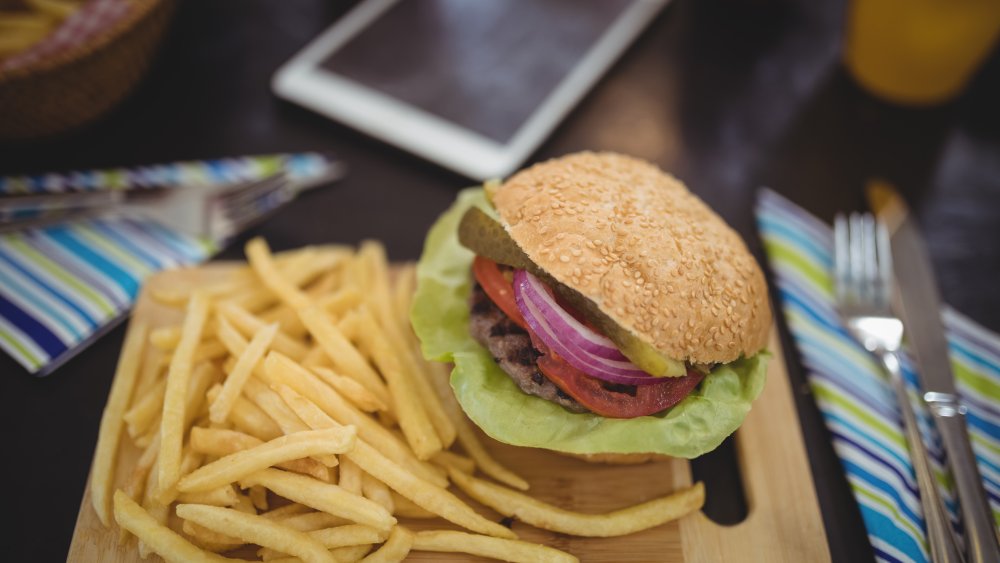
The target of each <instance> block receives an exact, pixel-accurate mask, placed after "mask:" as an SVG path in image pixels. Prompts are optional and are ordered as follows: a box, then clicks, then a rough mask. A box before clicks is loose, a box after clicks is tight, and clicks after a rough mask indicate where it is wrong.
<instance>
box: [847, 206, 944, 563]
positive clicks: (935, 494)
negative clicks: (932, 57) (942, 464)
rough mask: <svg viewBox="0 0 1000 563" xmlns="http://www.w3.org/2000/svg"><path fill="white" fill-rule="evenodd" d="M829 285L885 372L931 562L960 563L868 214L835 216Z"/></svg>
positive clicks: (880, 245) (880, 237)
mask: <svg viewBox="0 0 1000 563" xmlns="http://www.w3.org/2000/svg"><path fill="white" fill-rule="evenodd" d="M834 248H835V255H834V264H835V268H834V269H835V272H834V285H835V290H836V299H837V305H838V307H839V309H840V314H841V316H842V317H843V319H844V321H845V322H846V324H847V329H848V332H850V333H851V336H853V337H854V339H855V340H857V341H858V342H859V343H861V345H862V346H864V347H865V349H866V350H868V351H869V352H871V353H872V354H873V355H874V356H875V357H876V358H877V359H878V360H879V361H880V362H881V363H882V365H883V366H884V368H885V371H886V373H887V374H888V375H889V381H890V382H891V384H892V388H893V391H895V393H896V402H897V403H899V408H900V411H901V412H902V415H903V427H904V430H905V433H906V441H907V442H909V444H910V451H911V456H910V457H911V458H912V459H913V468H914V470H915V472H916V476H917V485H918V487H919V488H920V504H921V506H922V507H923V512H924V520H925V522H926V524H927V540H928V543H929V544H930V550H931V560H933V561H944V562H948V563H954V562H961V561H963V559H962V556H961V554H960V552H959V550H958V547H957V545H956V543H955V537H954V534H953V532H952V529H951V525H950V524H949V522H948V515H947V513H946V512H945V510H944V503H943V502H941V496H940V493H939V491H938V488H937V485H936V484H935V481H934V474H933V472H932V471H931V464H930V457H929V456H928V454H927V449H926V448H925V447H924V442H923V439H922V438H921V436H920V430H919V428H918V426H917V417H916V415H915V414H914V411H913V405H912V403H910V397H909V394H908V393H907V391H906V385H905V383H904V382H903V374H902V371H901V370H900V364H899V348H900V344H901V342H902V340H903V323H902V321H901V320H900V319H899V318H898V317H896V316H895V315H894V314H893V313H892V309H891V305H892V298H893V292H894V285H893V278H892V255H891V251H890V249H889V233H888V230H887V229H886V228H885V225H883V224H882V223H881V222H878V223H876V221H875V219H874V218H873V217H872V215H871V214H870V213H864V214H860V213H852V214H851V217H850V219H846V218H845V217H844V216H843V215H837V217H836V219H835V222H834Z"/></svg>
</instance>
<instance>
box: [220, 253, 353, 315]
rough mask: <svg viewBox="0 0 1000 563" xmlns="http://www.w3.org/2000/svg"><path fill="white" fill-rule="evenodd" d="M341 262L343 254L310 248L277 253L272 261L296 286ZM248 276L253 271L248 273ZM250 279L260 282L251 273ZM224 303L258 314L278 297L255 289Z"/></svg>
mask: <svg viewBox="0 0 1000 563" xmlns="http://www.w3.org/2000/svg"><path fill="white" fill-rule="evenodd" d="M344 259H345V254H343V253H337V252H322V251H317V250H316V249H315V248H310V247H305V248H302V249H300V250H296V251H294V252H293V253H292V254H287V253H278V254H276V255H275V262H277V264H278V268H279V269H280V270H281V273H282V275H283V276H284V277H285V279H287V280H288V281H290V282H291V283H293V284H295V286H296V287H302V286H304V285H307V284H309V283H310V282H311V281H313V280H315V279H316V278H317V277H318V276H320V275H321V274H322V273H323V272H327V271H329V270H330V269H332V268H335V267H337V265H339V264H340V263H342V262H343V261H344ZM251 273H253V272H252V271H251ZM253 276H254V279H255V280H257V281H259V278H258V277H257V275H256V273H253ZM224 301H225V302H228V303H234V304H236V305H239V306H240V307H242V308H244V309H246V310H247V311H250V312H257V311H263V310H264V309H266V308H267V307H270V306H272V305H274V304H275V303H277V301H278V298H277V296H276V295H275V294H274V293H273V292H271V290H269V289H267V288H265V287H260V286H256V287H250V288H248V289H247V290H245V291H240V292H238V293H236V294H234V295H232V296H230V297H228V298H226V299H224Z"/></svg>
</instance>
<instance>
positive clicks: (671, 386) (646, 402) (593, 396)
mask: <svg viewBox="0 0 1000 563" xmlns="http://www.w3.org/2000/svg"><path fill="white" fill-rule="evenodd" d="M529 334H531V332H530V331H529ZM531 337H532V338H531V340H532V343H533V344H534V345H535V348H537V349H538V351H540V352H541V353H542V355H541V356H539V358H538V369H539V370H541V372H542V373H543V374H545V376H546V377H548V378H549V379H550V380H551V381H552V383H555V384H556V386H557V387H559V388H560V389H562V390H563V391H564V392H565V393H566V394H567V395H569V396H570V397H573V398H574V399H576V401H577V402H578V403H580V404H581V405H583V406H584V407H586V408H587V409H589V410H591V411H593V412H594V413H597V414H599V415H601V416H606V417H608V418H636V417H639V416H646V415H650V414H655V413H658V412H660V411H663V410H666V409H668V408H670V407H672V406H674V405H676V404H677V403H679V402H681V400H682V399H684V397H687V396H688V394H689V393H691V391H692V390H694V388H695V387H696V386H697V385H698V384H699V383H701V380H702V379H704V378H705V376H704V374H702V373H700V372H697V371H695V370H692V369H689V370H688V374H687V375H685V376H682V377H665V378H663V379H664V381H663V383H653V384H652V385H636V386H631V385H630V386H624V385H623V386H621V390H616V389H614V388H612V389H609V388H608V387H611V386H610V385H608V384H607V382H605V381H602V380H600V379H598V378H596V377H591V376H589V375H587V374H586V373H583V372H582V371H580V370H578V369H576V368H575V367H573V366H571V365H569V364H568V363H566V361H565V360H563V359H562V358H560V357H559V355H558V354H556V353H554V352H552V351H551V350H549V349H548V347H547V346H545V344H544V343H543V342H541V341H540V340H538V339H537V338H536V337H535V335H534V334H531ZM631 390H634V391H635V393H634V394H633V393H631V392H629V391H631Z"/></svg>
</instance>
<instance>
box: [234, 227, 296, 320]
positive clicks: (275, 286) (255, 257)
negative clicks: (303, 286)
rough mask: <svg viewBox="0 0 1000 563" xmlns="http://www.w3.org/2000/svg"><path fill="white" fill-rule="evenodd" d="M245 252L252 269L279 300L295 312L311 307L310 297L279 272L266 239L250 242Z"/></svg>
mask: <svg viewBox="0 0 1000 563" xmlns="http://www.w3.org/2000/svg"><path fill="white" fill-rule="evenodd" d="M243 250H244V253H245V254H246V255H247V260H248V261H249V262H250V267H251V268H253V270H254V272H256V273H257V276H258V277H259V278H260V281H261V282H262V283H263V284H264V286H265V287H267V288H268V289H270V290H271V291H272V292H273V293H274V294H275V295H277V296H278V299H280V300H281V301H283V302H284V303H285V304H286V305H288V306H289V307H291V308H292V309H295V310H299V309H302V308H303V307H308V306H309V305H311V303H312V301H311V300H310V299H309V296H308V295H306V294H305V292H303V291H301V290H299V288H298V287H297V286H296V285H295V284H293V283H291V282H289V281H288V280H287V279H285V278H284V277H283V276H282V275H281V273H280V272H279V271H278V268H277V266H275V264H274V261H273V259H272V258H271V249H270V248H268V246H267V243H266V242H265V241H264V239H262V238H260V237H256V238H254V239H252V240H250V242H248V243H247V244H246V247H244V249H243Z"/></svg>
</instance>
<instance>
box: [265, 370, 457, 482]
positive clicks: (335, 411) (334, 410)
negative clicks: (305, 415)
mask: <svg viewBox="0 0 1000 563" xmlns="http://www.w3.org/2000/svg"><path fill="white" fill-rule="evenodd" d="M264 373H265V374H266V375H267V377H268V381H269V382H270V383H271V384H272V385H275V384H284V385H285V386H286V388H287V389H286V390H285V391H284V392H282V388H281V387H280V386H278V393H279V394H280V395H281V397H282V399H284V400H285V402H286V403H288V401H289V400H292V401H295V400H296V398H299V399H301V396H308V397H310V399H311V400H310V401H309V402H310V403H313V404H314V405H315V406H318V407H319V408H320V409H321V412H322V413H323V414H325V415H326V416H327V418H332V419H333V420H336V421H337V422H339V423H340V424H342V425H348V424H350V425H353V426H355V427H357V429H358V436H359V437H361V438H363V439H364V440H366V441H369V442H371V443H372V444H375V445H376V446H377V447H379V448H381V450H382V453H384V454H385V455H386V456H387V457H389V458H390V459H393V460H395V461H396V462H398V463H400V464H401V465H403V466H405V467H407V468H408V469H410V470H411V471H413V472H414V473H416V474H417V475H419V476H420V477H421V478H423V479H425V480H427V481H430V482H431V483H434V484H435V485H439V486H441V487H446V486H447V485H448V480H447V479H446V478H444V477H443V475H442V474H440V473H438V472H437V471H436V470H435V469H436V468H432V467H431V466H430V465H427V464H424V463H423V462H421V461H420V460H418V459H417V458H416V456H414V455H413V453H412V452H410V450H409V448H408V447H407V446H406V443H405V442H402V441H400V440H399V439H398V438H396V436H394V435H393V434H392V432H390V431H389V430H387V429H385V428H384V427H382V426H381V425H380V424H379V423H378V422H376V421H375V420H373V419H372V418H371V417H369V416H368V415H366V414H364V413H362V412H361V411H359V410H358V409H356V408H355V407H354V406H353V405H351V404H350V403H349V402H348V401H346V400H345V399H344V398H343V397H341V396H340V395H339V394H338V393H337V392H336V391H335V390H334V389H333V388H331V387H330V386H328V385H326V384H325V383H323V382H322V381H320V380H319V378H318V377H316V375H314V374H313V373H312V372H310V371H308V370H306V369H305V368H303V367H301V366H299V365H298V364H296V363H295V362H293V361H291V360H290V359H289V358H286V357H283V356H281V355H280V354H276V353H274V352H272V353H270V354H268V356H267V358H266V359H265V360H264ZM289 391H292V393H289ZM300 394H301V395H300ZM289 406H290V407H292V409H293V410H295V406H294V405H291V404H289ZM296 412H298V411H296ZM300 414H301V413H300ZM306 423H307V424H308V421H306ZM310 426H311V425H310ZM313 428H314V429H315V428H316V427H315V426H313Z"/></svg>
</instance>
